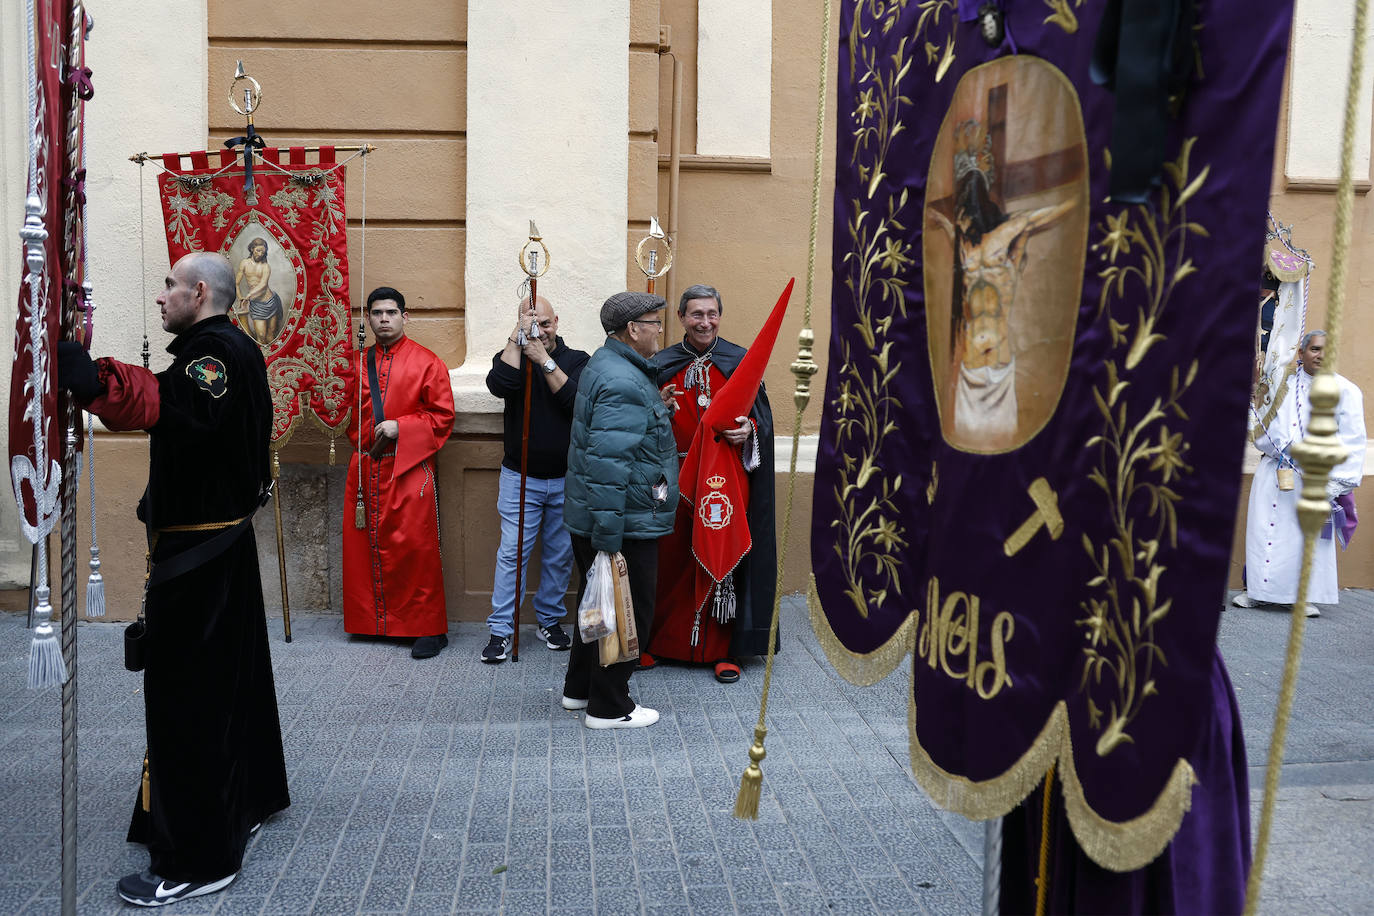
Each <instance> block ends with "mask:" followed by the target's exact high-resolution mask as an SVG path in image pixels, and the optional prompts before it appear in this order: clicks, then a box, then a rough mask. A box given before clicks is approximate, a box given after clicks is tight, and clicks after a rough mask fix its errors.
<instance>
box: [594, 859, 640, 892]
mask: <svg viewBox="0 0 1374 916" xmlns="http://www.w3.org/2000/svg"><path fill="white" fill-rule="evenodd" d="M592 880H593V883H594V884H595V886H596V891H597V894H598V895H599V894H600V893H601V891H602V889H603V888H614V887H618V888H629V887H634V886H635V881H636V878H635V862H634V859H633V857H631V856H599V857H597V859H596V861H595V862H594V863H593V865H592Z"/></svg>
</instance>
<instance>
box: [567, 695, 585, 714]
mask: <svg viewBox="0 0 1374 916" xmlns="http://www.w3.org/2000/svg"><path fill="white" fill-rule="evenodd" d="M563 708H564V709H574V710H575V709H586V708H587V701H586V700H579V699H578V698H577V697H570V696H568V695H567V694H566V693H565V694H563Z"/></svg>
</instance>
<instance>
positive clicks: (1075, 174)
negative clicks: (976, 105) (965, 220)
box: [928, 83, 1084, 222]
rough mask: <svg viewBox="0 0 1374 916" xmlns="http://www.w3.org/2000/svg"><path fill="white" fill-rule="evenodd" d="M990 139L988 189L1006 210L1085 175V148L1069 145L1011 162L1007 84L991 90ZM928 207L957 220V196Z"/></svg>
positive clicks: (989, 102) (949, 195) (952, 195)
mask: <svg viewBox="0 0 1374 916" xmlns="http://www.w3.org/2000/svg"><path fill="white" fill-rule="evenodd" d="M985 121H986V126H987V132H988V138H989V139H990V140H991V141H992V161H993V164H994V166H995V167H996V172H995V180H994V181H993V183H992V186H991V187H990V188H988V191H989V193H990V194H991V196H992V199H993V201H994V202H995V203H996V204H997V206H998V207H999V208H1001V209H1002V210H1004V211H1005V210H1006V208H1007V201H1009V200H1016V199H1017V198H1018V197H1026V196H1028V195H1030V194H1037V193H1039V192H1041V191H1046V190H1049V189H1050V188H1057V187H1059V186H1060V185H1065V184H1068V183H1069V182H1072V181H1077V180H1078V179H1079V177H1080V176H1081V175H1082V174H1083V166H1084V161H1083V148H1082V147H1081V146H1077V145H1074V146H1068V147H1065V148H1064V149H1061V150H1056V151H1054V152H1050V153H1045V154H1043V155H1040V156H1034V157H1031V158H1030V159H1019V160H1017V161H1015V162H1008V161H1007V157H1006V146H1007V84H1006V83H998V84H997V85H996V86H992V87H989V89H988V94H987V115H986V117H985ZM928 206H930V207H931V208H932V209H934V210H936V211H938V212H940V213H941V214H943V215H944V216H945V217H946V218H947V219H949V220H950V221H951V222H953V220H954V194H953V193H952V192H951V193H950V194H948V195H946V196H944V197H941V198H938V199H936V200H932V201H930V202H929V204H928Z"/></svg>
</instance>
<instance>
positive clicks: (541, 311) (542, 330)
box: [524, 296, 558, 348]
mask: <svg viewBox="0 0 1374 916" xmlns="http://www.w3.org/2000/svg"><path fill="white" fill-rule="evenodd" d="M524 307H525V312H526V313H527V314H528V312H529V307H530V300H529V297H526V298H525V301H524ZM534 321H535V323H536V324H537V325H539V334H540V336H541V337H543V338H545V339H546V340H547V341H548V344H546V346H548V347H550V348H551V347H552V344H553V339H554V338H555V337H557V336H558V316H557V315H556V314H554V311H553V305H551V304H550V303H549V300H547V299H545V298H544V297H543V296H537V297H535V300H534Z"/></svg>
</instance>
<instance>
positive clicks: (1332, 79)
mask: <svg viewBox="0 0 1374 916" xmlns="http://www.w3.org/2000/svg"><path fill="white" fill-rule="evenodd" d="M1354 20H1355V0H1297V2H1296V4H1295V5H1294V11H1293V32H1292V40H1291V42H1290V44H1289V47H1290V54H1291V57H1290V60H1289V67H1288V73H1289V79H1288V85H1289V93H1288V96H1289V105H1288V122H1289V123H1288V136H1289V137H1290V138H1291V140H1290V142H1289V143H1288V148H1287V150H1286V152H1285V151H1284V150H1282V149H1281V150H1280V155H1279V156H1278V157H1277V158H1278V159H1279V161H1281V162H1283V163H1284V168H1285V171H1286V173H1287V174H1288V175H1289V176H1290V177H1292V178H1295V179H1316V180H1317V181H1323V180H1325V181H1330V180H1334V179H1335V178H1336V177H1337V175H1339V174H1340V158H1341V133H1342V127H1343V125H1344V120H1345V119H1344V113H1345V86H1346V82H1347V74H1348V72H1349V70H1350V54H1351V50H1352V46H1353V45H1354V42H1353V40H1352V38H1353V35H1352V28H1351V24H1352V23H1353V22H1354ZM1371 34H1374V22H1370V23H1369V24H1368V28H1367V30H1366V34H1365V60H1366V61H1368V59H1369V36H1370V35H1371ZM1372 89H1374V67H1370V66H1368V65H1367V64H1366V66H1365V68H1364V75H1363V78H1362V79H1361V80H1360V96H1359V107H1358V124H1357V130H1356V134H1355V151H1354V152H1355V157H1354V165H1355V174H1356V176H1357V177H1359V178H1363V179H1365V180H1366V181H1367V180H1368V178H1369V148H1370V139H1369V128H1370V113H1371V105H1370V102H1371V98H1374V92H1372V91H1371V90H1372Z"/></svg>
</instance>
